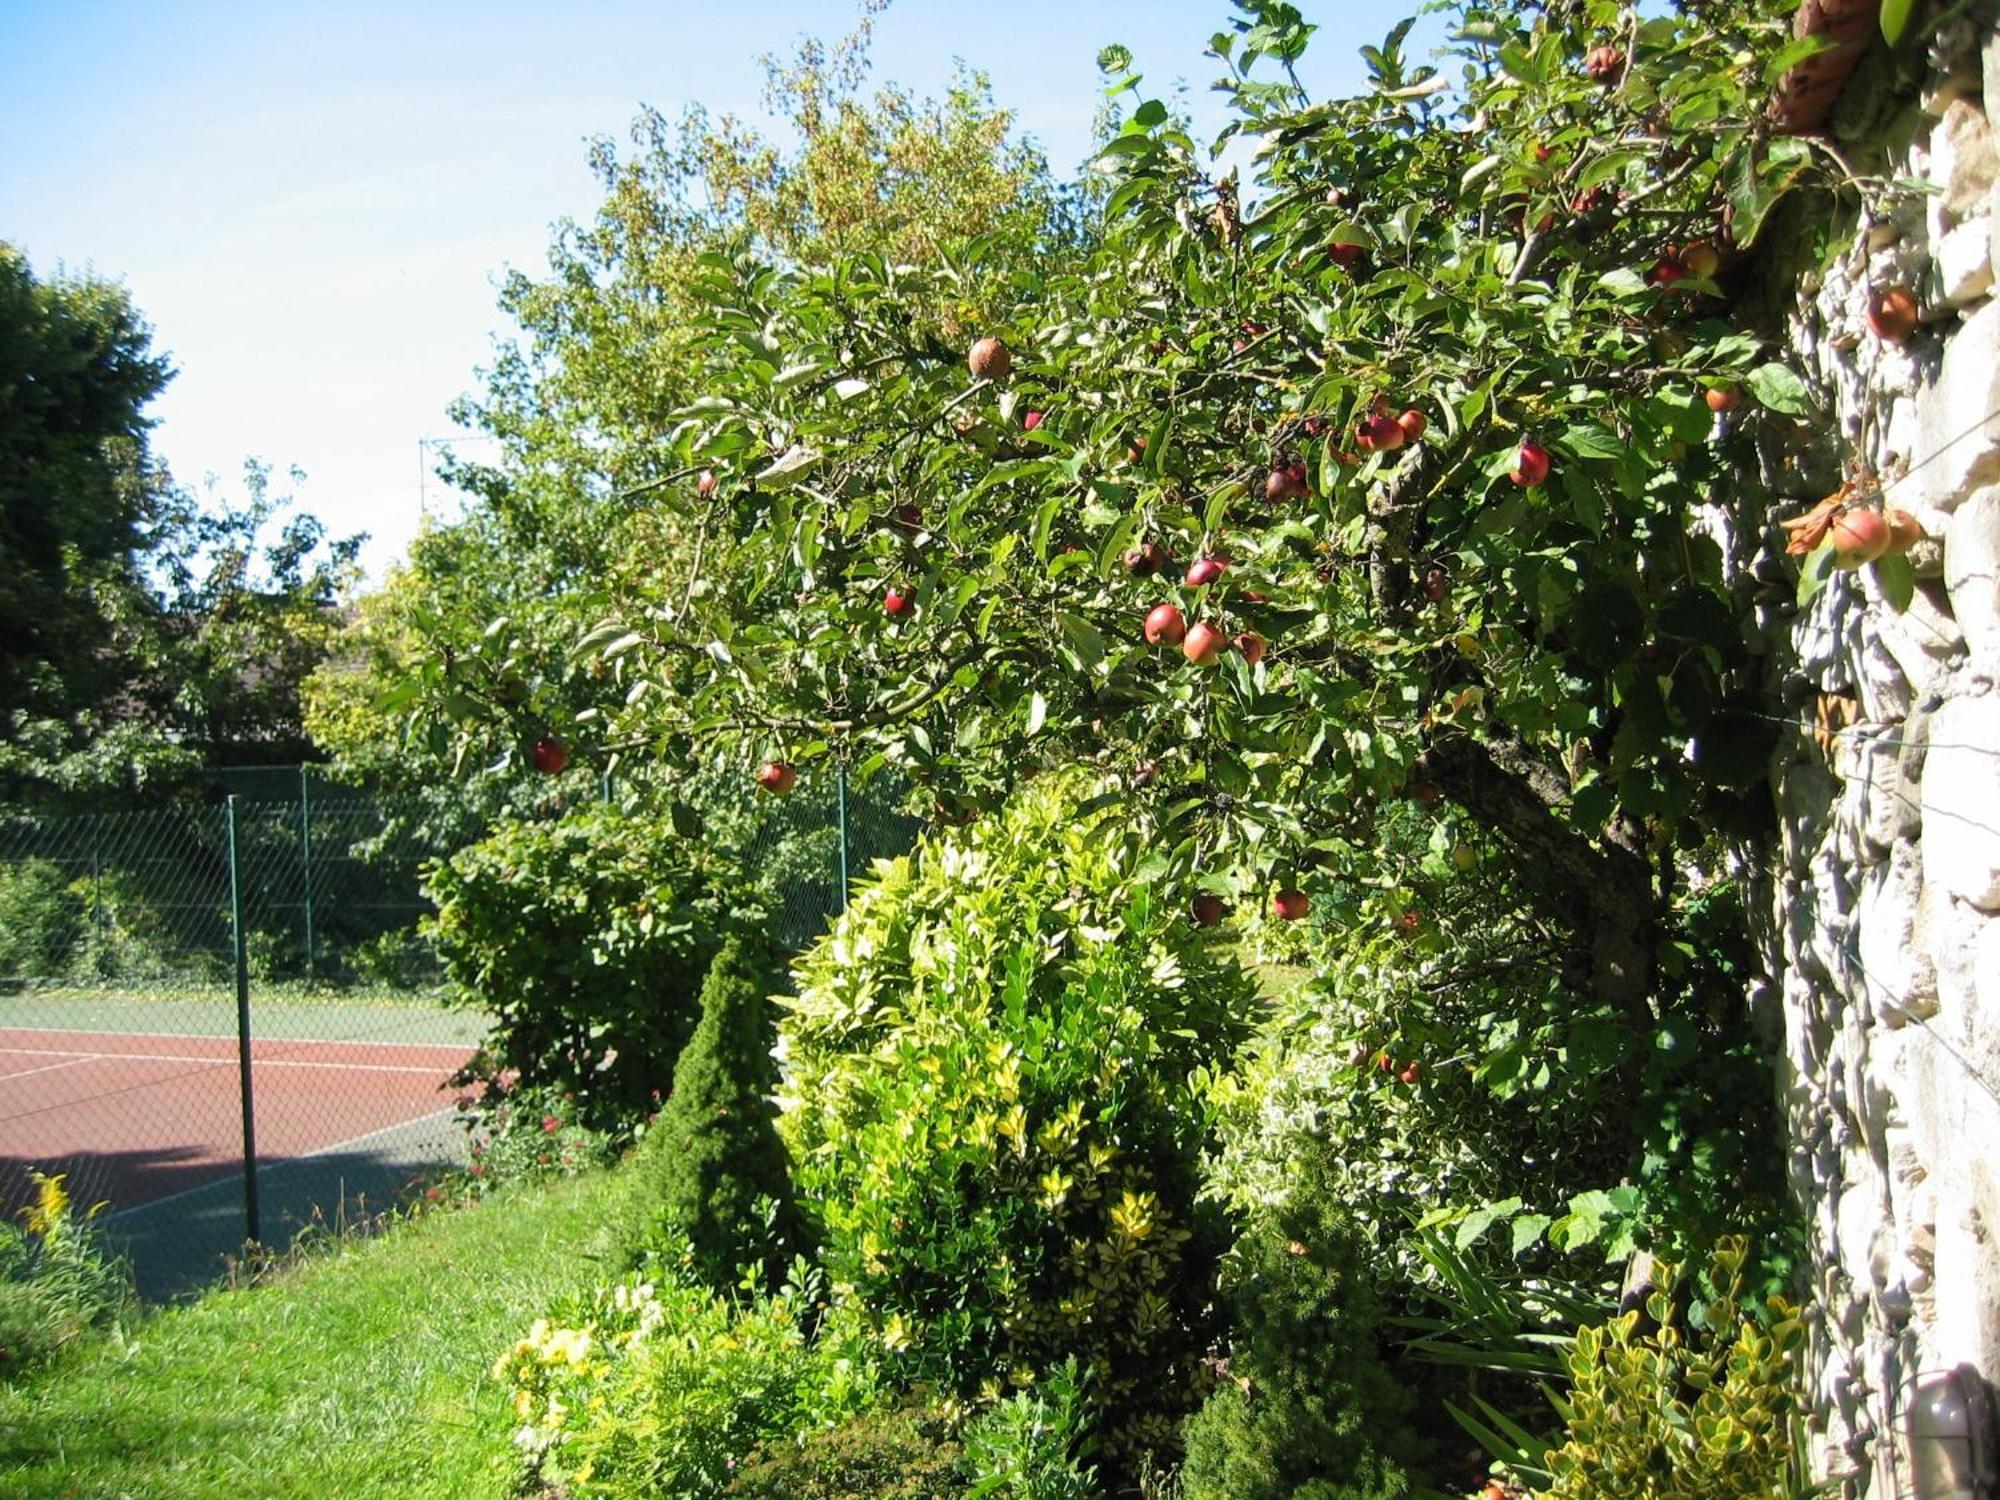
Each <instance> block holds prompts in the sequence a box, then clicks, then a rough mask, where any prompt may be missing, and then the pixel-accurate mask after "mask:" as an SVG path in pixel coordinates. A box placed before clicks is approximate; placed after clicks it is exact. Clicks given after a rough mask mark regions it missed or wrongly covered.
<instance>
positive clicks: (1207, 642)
mask: <svg viewBox="0 0 2000 1500" xmlns="http://www.w3.org/2000/svg"><path fill="white" fill-rule="evenodd" d="M1228 646H1229V637H1228V636H1226V635H1224V634H1223V633H1222V632H1221V631H1219V630H1217V629H1216V628H1215V627H1214V626H1213V625H1211V624H1209V623H1208V621H1206V620H1196V621H1195V622H1194V624H1192V625H1190V626H1188V628H1187V638H1186V639H1185V640H1183V641H1182V642H1181V655H1182V656H1185V657H1186V658H1187V659H1188V660H1189V661H1191V662H1193V663H1194V664H1195V665H1196V666H1197V667H1212V666H1214V665H1215V664H1216V662H1217V661H1219V660H1220V659H1221V657H1222V653H1223V652H1224V651H1225V650H1227V649H1228Z"/></svg>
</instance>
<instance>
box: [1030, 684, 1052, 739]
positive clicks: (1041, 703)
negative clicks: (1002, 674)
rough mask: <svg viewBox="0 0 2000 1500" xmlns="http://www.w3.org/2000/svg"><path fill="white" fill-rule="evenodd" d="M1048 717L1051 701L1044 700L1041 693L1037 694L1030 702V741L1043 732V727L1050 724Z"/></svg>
mask: <svg viewBox="0 0 2000 1500" xmlns="http://www.w3.org/2000/svg"><path fill="white" fill-rule="evenodd" d="M1048 717H1049V700H1048V699H1046V698H1044V697H1043V696H1042V695H1041V694H1040V693H1036V694H1035V695H1034V696H1033V697H1031V698H1030V699H1029V700H1028V730H1027V732H1028V737H1029V738H1030V739H1032V738H1034V736H1036V735H1038V734H1040V733H1041V732H1042V725H1043V724H1045V723H1047V722H1048Z"/></svg>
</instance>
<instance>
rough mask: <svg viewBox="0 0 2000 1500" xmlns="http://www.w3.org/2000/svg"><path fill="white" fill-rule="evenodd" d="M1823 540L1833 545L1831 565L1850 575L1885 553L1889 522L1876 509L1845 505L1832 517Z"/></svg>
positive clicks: (1888, 537) (1887, 544)
mask: <svg viewBox="0 0 2000 1500" xmlns="http://www.w3.org/2000/svg"><path fill="white" fill-rule="evenodd" d="M1827 538H1828V539H1829V540H1830V541H1831V542H1832V543H1833V565H1834V566H1835V567H1836V568H1840V569H1843V570H1845V571H1849V572H1851V571H1852V570H1854V569H1855V568H1858V567H1860V566H1861V565H1862V564H1863V563H1871V562H1873V561H1875V559H1876V558H1878V557H1880V556H1881V555H1882V554H1883V553H1884V552H1887V551H1888V550H1889V541H1890V536H1889V523H1888V522H1887V521H1885V520H1884V519H1883V518H1882V512H1881V511H1879V510H1871V509H1869V508H1868V507H1867V506H1849V507H1848V508H1847V509H1846V510H1843V511H1842V512H1841V513H1840V514H1839V515H1838V516H1836V517H1835V518H1834V522H1833V525H1832V526H1831V527H1829V528H1828V530H1827Z"/></svg>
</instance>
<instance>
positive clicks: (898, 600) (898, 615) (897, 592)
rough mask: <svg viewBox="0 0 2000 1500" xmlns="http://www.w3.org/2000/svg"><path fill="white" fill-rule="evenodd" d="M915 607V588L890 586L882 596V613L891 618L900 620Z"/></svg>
mask: <svg viewBox="0 0 2000 1500" xmlns="http://www.w3.org/2000/svg"><path fill="white" fill-rule="evenodd" d="M916 607H917V591H916V590H915V589H903V588H891V589H890V590H889V592H888V593H886V594H884V595H883V596H882V613H883V614H885V615H887V616H888V617H889V618H890V619H892V620H900V619H902V618H903V616H905V615H907V614H908V613H909V612H910V611H911V610H913V609H915V608H916Z"/></svg>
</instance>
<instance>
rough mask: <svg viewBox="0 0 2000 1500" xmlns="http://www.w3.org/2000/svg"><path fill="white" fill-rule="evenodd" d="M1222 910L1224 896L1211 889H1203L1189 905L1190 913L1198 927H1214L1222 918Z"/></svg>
mask: <svg viewBox="0 0 2000 1500" xmlns="http://www.w3.org/2000/svg"><path fill="white" fill-rule="evenodd" d="M1222 912H1223V905H1222V898H1221V897H1220V896H1218V895H1215V894H1214V893H1212V892H1210V891H1203V892H1202V893H1201V894H1200V895H1199V896H1196V897H1195V898H1194V900H1193V901H1192V902H1191V903H1190V904H1189V906H1188V915H1189V916H1191V917H1193V918H1194V925H1195V926H1197V927H1213V926H1214V925H1215V924H1216V923H1217V922H1220V921H1221V920H1222Z"/></svg>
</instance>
